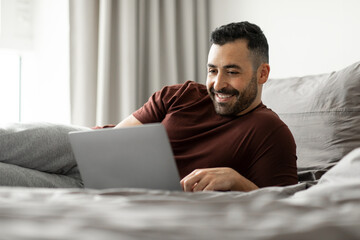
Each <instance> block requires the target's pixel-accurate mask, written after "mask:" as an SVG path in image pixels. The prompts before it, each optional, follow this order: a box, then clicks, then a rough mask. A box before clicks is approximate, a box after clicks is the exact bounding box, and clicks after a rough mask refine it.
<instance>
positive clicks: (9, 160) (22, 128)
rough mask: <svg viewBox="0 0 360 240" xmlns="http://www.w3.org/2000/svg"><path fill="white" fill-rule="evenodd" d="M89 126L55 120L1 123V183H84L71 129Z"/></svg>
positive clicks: (61, 184) (42, 185)
mask: <svg viewBox="0 0 360 240" xmlns="http://www.w3.org/2000/svg"><path fill="white" fill-rule="evenodd" d="M87 129H88V128H85V127H79V126H70V125H61V124H51V123H21V124H18V123H11V124H3V125H1V126H0V185H1V186H24V187H66V188H67V187H82V186H83V185H82V181H81V177H80V173H79V171H78V168H77V165H76V161H75V159H74V156H73V153H72V150H71V146H70V143H69V141H68V132H71V131H79V130H87Z"/></svg>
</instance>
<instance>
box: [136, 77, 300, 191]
mask: <svg viewBox="0 0 360 240" xmlns="http://www.w3.org/2000/svg"><path fill="white" fill-rule="evenodd" d="M133 115H134V117H135V118H136V119H138V120H139V121H140V122H141V123H152V122H161V123H162V124H163V125H164V126H165V128H166V130H167V133H168V136H169V139H170V143H171V146H172V149H173V152H174V156H175V160H176V163H177V166H178V170H179V173H180V176H181V177H184V176H186V175H187V174H189V173H190V172H192V171H193V170H194V169H198V168H212V167H230V168H233V169H235V170H236V171H237V172H239V173H240V174H241V175H243V176H244V177H246V178H247V179H249V180H250V181H252V182H253V183H255V184H256V185H257V186H258V187H266V186H285V185H291V184H296V183H297V182H298V178H297V168H296V159H297V157H296V145H295V142H294V138H293V136H292V134H291V132H290V130H289V129H288V127H287V126H286V125H285V124H284V123H283V122H282V121H281V120H280V118H279V117H278V116H277V115H276V114H275V113H274V112H273V111H271V110H270V109H268V108H267V107H266V106H265V105H263V104H262V103H261V104H260V105H259V106H257V107H256V108H255V109H253V110H252V111H250V112H248V113H246V114H245V115H242V116H236V117H223V116H220V115H218V114H217V113H216V112H215V110H214V106H213V103H212V101H211V99H210V97H209V95H208V93H207V90H206V86H204V85H202V84H198V83H195V82H191V81H187V82H186V83H184V84H179V85H174V86H167V87H164V88H163V89H162V90H160V91H158V92H156V93H154V94H153V95H152V96H151V97H150V99H149V101H148V102H147V103H145V104H144V106H143V107H141V108H140V109H139V110H137V111H136V112H135V113H134V114H133Z"/></svg>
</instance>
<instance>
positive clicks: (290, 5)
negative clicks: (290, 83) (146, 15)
mask: <svg viewBox="0 0 360 240" xmlns="http://www.w3.org/2000/svg"><path fill="white" fill-rule="evenodd" d="M210 1H211V5H210V6H211V7H210V21H211V28H212V29H214V28H215V27H218V26H220V25H223V24H226V23H229V22H235V21H245V20H246V21H249V22H253V23H255V24H257V25H259V26H260V27H261V28H262V29H263V31H264V33H265V35H266V36H267V39H268V42H269V46H270V66H271V74H270V78H278V77H290V76H302V75H308V74H317V73H325V72H330V71H333V70H339V69H341V68H343V67H346V66H347V65H350V64H352V63H354V62H357V61H360V14H359V11H360V1H358V0H210Z"/></svg>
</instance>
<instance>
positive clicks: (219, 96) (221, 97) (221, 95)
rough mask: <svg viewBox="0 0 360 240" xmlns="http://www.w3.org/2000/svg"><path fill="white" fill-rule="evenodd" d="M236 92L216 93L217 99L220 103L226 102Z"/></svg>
mask: <svg viewBox="0 0 360 240" xmlns="http://www.w3.org/2000/svg"><path fill="white" fill-rule="evenodd" d="M234 96H235V94H224V93H215V100H216V101H217V102H219V103H226V102H228V101H230V100H231V99H232V98H233V97H234Z"/></svg>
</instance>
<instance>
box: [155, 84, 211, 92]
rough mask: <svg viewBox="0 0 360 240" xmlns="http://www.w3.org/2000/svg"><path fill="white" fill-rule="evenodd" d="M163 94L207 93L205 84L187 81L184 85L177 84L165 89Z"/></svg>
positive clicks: (162, 90)
mask: <svg viewBox="0 0 360 240" xmlns="http://www.w3.org/2000/svg"><path fill="white" fill-rule="evenodd" d="M160 91H161V92H171V93H175V92H178V93H179V94H182V93H187V92H192V93H194V92H199V93H204V92H205V93H207V90H206V86H205V85H204V84H200V83H197V82H194V81H186V82H185V83H182V84H175V85H169V86H165V87H163V88H162V89H161V90H160Z"/></svg>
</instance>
